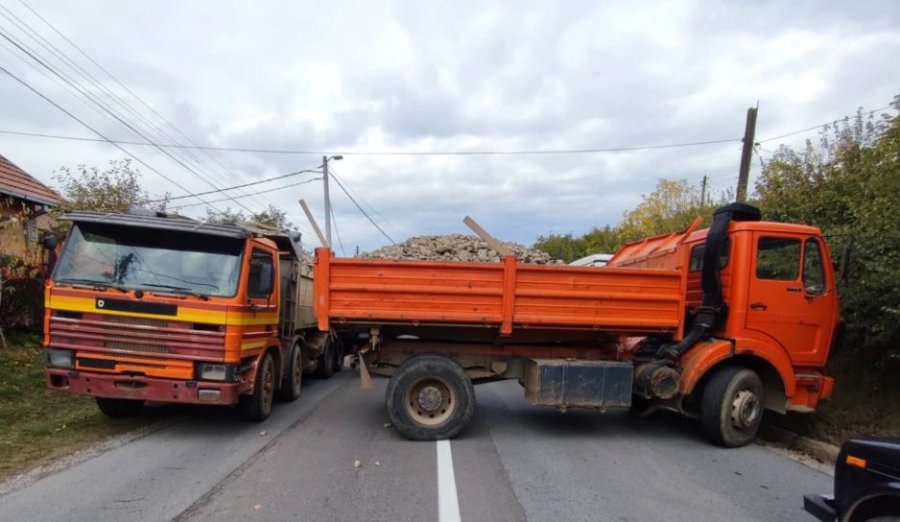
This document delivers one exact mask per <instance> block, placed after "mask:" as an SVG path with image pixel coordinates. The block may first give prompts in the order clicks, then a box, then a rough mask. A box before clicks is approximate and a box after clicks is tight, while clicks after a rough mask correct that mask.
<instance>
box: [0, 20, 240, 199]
mask: <svg viewBox="0 0 900 522" xmlns="http://www.w3.org/2000/svg"><path fill="white" fill-rule="evenodd" d="M0 8H2V9H3V11H5V13H9V15H12V17H13V18H14V19H15V20H14V19H13V18H10V16H8V15H7V14H5V13H0V16H3V17H4V18H6V19H7V20H8V21H9V22H11V23H12V24H13V25H14V26H15V27H16V28H18V29H19V30H20V31H22V32H23V33H24V34H25V35H27V36H29V37H31V38H32V39H33V40H34V41H35V42H37V43H38V45H40V46H41V47H43V48H44V49H45V50H47V51H49V53H50V54H51V55H54V56H55V57H57V58H59V59H61V60H62V62H63V64H65V65H68V67H69V68H71V69H72V70H73V71H75V72H76V73H79V74H81V76H82V77H83V78H85V79H86V80H87V81H88V83H89V84H92V85H94V86H95V87H99V89H100V90H101V91H105V92H106V93H107V96H108V97H110V98H111V99H112V100H113V101H114V102H117V103H118V104H119V105H120V106H122V107H125V109H126V110H129V111H130V112H131V113H132V114H137V113H136V111H134V109H133V108H132V107H131V106H130V105H128V104H127V103H125V102H124V101H122V100H120V99H118V98H117V97H116V96H115V95H114V94H113V93H111V92H110V91H109V90H108V89H106V88H105V87H104V86H102V84H100V83H99V82H98V81H97V80H96V78H94V77H93V76H91V75H90V73H88V72H87V71H85V70H84V69H83V68H82V67H80V66H79V65H78V64H77V63H75V62H74V61H73V60H71V58H69V57H68V56H66V55H65V53H63V52H62V51H60V50H59V49H58V48H57V47H56V46H54V45H53V44H52V43H51V42H49V41H48V40H47V39H46V38H44V37H43V36H42V35H41V34H40V33H38V32H37V31H36V30H34V29H33V28H32V27H30V26H29V25H28V24H27V23H25V22H24V21H22V20H21V19H20V18H18V17H17V16H16V15H15V14H14V13H12V12H11V11H9V10H8V9H7V8H6V7H3V6H0ZM23 26H24V28H23ZM0 36H2V37H3V38H4V39H5V40H7V41H8V42H9V43H11V44H12V45H13V46H15V47H16V48H17V49H18V50H19V51H21V52H22V53H24V54H25V55H27V56H28V57H29V58H31V59H32V60H34V61H35V62H36V63H38V64H40V65H41V66H42V67H44V68H45V69H46V70H47V71H49V72H50V73H52V74H53V75H54V76H56V77H57V78H59V79H60V80H62V81H63V82H64V83H65V84H66V85H68V86H69V88H72V89H74V90H75V91H77V92H78V93H79V94H80V95H81V96H83V97H84V98H85V99H87V100H88V101H90V102H91V103H93V104H94V105H96V106H97V108H99V109H100V110H101V111H103V112H105V113H106V114H108V115H109V116H111V117H112V118H113V119H115V120H116V121H117V122H118V123H120V124H122V125H124V126H125V127H126V128H128V129H129V130H130V131H132V132H133V133H134V134H135V135H137V136H138V137H140V138H142V139H144V140H147V141H151V138H150V137H149V136H148V135H146V134H144V132H142V131H141V130H138V129H137V128H136V126H137V124H136V123H135V124H132V123H133V122H129V121H127V117H126V116H125V115H124V114H122V113H120V112H118V111H117V110H116V109H114V108H111V107H109V106H107V105H106V104H104V103H102V102H101V101H100V98H99V97H98V96H97V95H95V94H93V93H90V92H88V91H87V90H85V89H83V88H82V87H80V86H79V85H77V83H76V82H75V81H74V79H73V78H72V77H70V76H69V75H68V74H66V73H65V72H62V71H61V70H59V69H57V67H56V66H55V65H53V64H52V63H51V61H50V60H49V59H48V58H47V57H46V56H42V55H40V53H39V52H38V51H37V50H35V49H34V48H32V47H30V46H28V45H27V44H25V43H24V42H23V41H20V40H18V39H17V38H14V37H11V36H10V35H9V34H7V33H5V32H3V31H0ZM95 110H96V109H95ZM103 112H101V114H103ZM137 116H138V118H143V117H142V116H141V115H140V114H137ZM143 119H144V121H145V122H146V121H149V120H147V119H146V118H143ZM150 126H151V129H152V128H153V124H152V123H150ZM153 130H157V129H153ZM157 132H158V130H157ZM162 135H163V137H164V138H168V136H166V135H165V133H162ZM156 148H157V150H159V151H160V152H161V153H163V154H164V155H165V156H167V157H168V158H169V159H171V160H172V161H174V162H175V163H177V164H178V165H180V166H181V167H182V168H184V169H185V170H187V171H189V172H190V173H191V174H193V175H195V176H197V177H198V178H200V179H201V180H203V181H205V182H206V183H208V184H209V185H210V186H212V187H216V185H215V184H214V183H213V182H211V181H210V180H209V179H207V178H206V177H204V176H203V175H201V174H200V173H199V172H197V171H196V170H194V169H193V168H192V167H190V166H188V165H187V164H185V163H184V162H183V161H182V160H181V159H179V158H177V157H175V155H174V154H172V153H171V152H169V151H168V150H166V149H164V148H161V147H158V146H157V147H156ZM188 161H190V160H188ZM216 188H217V187H216ZM235 203H237V204H238V205H240V206H243V207H244V208H245V209H246V210H247V211H250V209H249V208H247V207H246V206H245V205H243V203H241V202H239V201H237V200H235Z"/></svg>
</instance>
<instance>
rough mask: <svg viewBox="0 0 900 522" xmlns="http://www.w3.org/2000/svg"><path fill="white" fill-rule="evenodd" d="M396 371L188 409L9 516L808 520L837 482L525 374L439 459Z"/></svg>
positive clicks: (31, 496)
mask: <svg viewBox="0 0 900 522" xmlns="http://www.w3.org/2000/svg"><path fill="white" fill-rule="evenodd" d="M385 384H386V381H383V380H377V381H376V385H377V386H376V389H375V390H372V391H364V390H361V389H360V388H359V387H358V385H357V384H356V382H355V380H354V379H353V376H352V374H351V372H344V373H342V374H339V375H338V376H337V377H335V378H333V379H331V380H329V381H308V382H307V383H306V388H305V389H304V392H303V395H302V396H301V397H300V399H299V400H298V401H297V402H295V403H291V404H280V405H277V406H276V409H275V412H274V413H273V416H272V417H270V419H268V420H267V421H266V422H264V423H262V424H248V423H246V422H243V421H240V420H238V419H236V418H234V417H233V416H232V415H230V414H229V412H227V411H225V410H217V409H203V408H199V409H198V408H190V409H185V410H184V411H183V412H181V413H179V414H178V415H177V416H176V418H175V419H174V421H173V422H171V423H170V424H169V425H167V426H166V427H164V428H163V429H161V430H159V431H156V432H154V433H151V434H149V435H147V436H145V437H142V438H139V439H137V440H135V441H133V442H131V443H129V444H127V445H124V446H122V447H119V448H116V449H113V450H111V451H108V452H106V453H103V454H102V455H99V456H97V457H95V458H93V459H91V460H88V461H86V462H83V463H81V464H78V465H76V466H73V467H71V468H69V469H67V470H65V471H62V472H60V473H57V474H55V475H52V476H49V477H47V478H44V479H42V480H40V481H38V482H36V483H34V484H32V485H31V486H29V487H27V488H25V489H21V490H19V491H15V492H13V493H10V494H8V495H6V496H3V497H0V520H85V521H87V520H90V521H102V520H171V519H178V520H185V521H193V520H216V521H223V520H224V521H227V520H314V521H318V520H364V521H378V520H386V521H401V520H415V521H419V520H438V519H439V516H443V517H444V518H443V519H444V520H450V519H452V517H453V515H455V514H456V513H458V514H459V516H460V518H461V520H464V521H482V520H483V521H507V520H509V521H514V520H531V521H545V520H546V521H562V520H573V521H577V520H585V521H587V520H590V521H653V520H665V521H705V520H710V521H713V520H714V521H721V520H729V521H738V522H739V521H751V520H758V521H777V520H801V521H803V520H812V518H810V517H808V516H807V515H806V514H805V513H804V512H803V510H802V507H801V506H802V494H803V493H808V492H817V491H828V490H830V488H831V477H829V476H827V475H826V474H824V473H821V472H820V471H816V470H814V469H812V468H810V467H807V466H805V465H804V464H801V463H799V462H797V461H795V460H792V459H790V458H786V457H785V456H783V455H781V454H779V453H776V452H773V451H772V450H770V449H768V448H766V447H764V446H759V445H753V446H749V447H746V448H741V449H736V450H725V449H721V448H716V447H713V446H710V445H709V444H707V443H706V442H705V441H704V440H703V439H702V437H701V436H700V435H699V433H698V431H697V430H696V429H695V427H694V426H693V424H692V423H690V422H689V421H686V420H683V419H680V418H677V417H675V416H668V415H657V416H655V417H652V418H649V419H642V420H641V419H634V418H631V417H629V416H628V415H626V414H598V413H594V412H586V411H584V412H581V411H570V412H569V413H566V414H560V413H558V412H556V411H555V410H543V409H538V408H534V407H532V406H530V405H529V404H528V403H527V402H526V401H525V400H524V398H523V397H522V392H521V389H520V388H519V386H518V385H517V384H516V383H514V382H501V383H494V384H487V385H481V386H477V387H476V392H477V396H478V401H479V404H478V409H477V411H476V416H475V418H474V420H473V422H472V424H471V425H470V426H469V428H468V429H467V430H466V431H465V432H464V433H463V434H462V435H461V436H460V437H458V438H456V439H454V440H453V441H452V442H451V443H450V444H449V445H448V446H449V455H448V454H447V453H446V450H447V449H448V448H447V446H445V447H444V450H443V451H445V457H449V458H445V459H444V460H443V461H440V460H439V459H438V449H437V446H438V445H437V444H436V443H434V442H410V441H407V440H404V439H402V438H401V437H400V436H399V435H398V434H397V433H396V431H395V430H394V429H392V428H391V427H390V426H389V425H387V426H386V424H387V423H388V420H387V414H386V413H385V411H384V404H383V398H384V388H385ZM263 430H265V432H266V434H265V435H264V436H261V435H260V432H261V431H263ZM439 482H441V484H440V488H439ZM439 489H440V493H439ZM447 517H450V518H447Z"/></svg>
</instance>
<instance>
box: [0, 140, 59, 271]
mask: <svg viewBox="0 0 900 522" xmlns="http://www.w3.org/2000/svg"><path fill="white" fill-rule="evenodd" d="M62 201H63V199H62V197H61V196H60V195H59V193H58V192H56V191H55V190H53V189H52V188H50V187H48V186H47V185H44V184H43V183H41V182H40V181H38V180H37V179H35V178H34V177H33V176H31V175H30V174H28V173H27V172H25V171H24V170H22V169H21V168H19V167H18V166H17V165H16V164H15V163H13V162H12V161H10V160H9V159H7V158H6V157H5V156H3V155H2V154H0V256H14V257H18V258H21V259H26V258H29V257H31V256H30V254H35V253H36V252H39V247H38V236H39V231H41V230H49V229H50V228H52V226H53V225H54V221H53V219H52V218H51V217H50V216H49V215H48V214H47V211H48V210H50V209H51V208H53V207H55V206H57V205H59V204H60V203H62ZM37 255H39V254H37Z"/></svg>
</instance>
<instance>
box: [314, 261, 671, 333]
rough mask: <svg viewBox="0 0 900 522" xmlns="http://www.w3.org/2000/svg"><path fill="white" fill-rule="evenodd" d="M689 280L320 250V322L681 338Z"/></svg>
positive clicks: (667, 273)
mask: <svg viewBox="0 0 900 522" xmlns="http://www.w3.org/2000/svg"><path fill="white" fill-rule="evenodd" d="M684 285H685V282H684V277H683V274H682V272H681V271H678V270H664V269H646V268H605V267H604V268H598V267H575V266H568V265H525V264H522V263H520V262H519V261H518V260H516V259H515V258H514V257H507V258H504V260H503V261H502V262H501V263H470V262H435V261H406V260H404V261H395V260H384V259H359V258H336V257H333V255H332V253H331V252H330V251H329V250H328V249H326V248H320V249H318V250H317V251H316V265H315V286H316V292H315V304H316V306H315V313H316V319H317V321H318V325H319V329H320V330H327V329H329V328H330V327H331V326H332V324H333V323H336V324H373V325H384V324H397V323H401V324H416V325H429V324H439V325H446V326H457V327H474V328H480V329H484V328H497V329H499V331H500V333H502V334H505V335H508V334H511V333H512V332H513V330H514V329H524V328H534V329H592V330H603V331H608V332H611V333H622V334H629V333H635V334H640V333H652V332H672V333H680V326H681V323H682V320H683V314H684V293H685V292H684Z"/></svg>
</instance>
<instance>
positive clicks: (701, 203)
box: [700, 175, 708, 208]
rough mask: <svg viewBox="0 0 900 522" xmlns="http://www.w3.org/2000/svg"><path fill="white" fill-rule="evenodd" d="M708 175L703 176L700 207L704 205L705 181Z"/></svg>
mask: <svg viewBox="0 0 900 522" xmlns="http://www.w3.org/2000/svg"><path fill="white" fill-rule="evenodd" d="M707 178H708V176H706V175H704V176H703V185H701V188H700V208H704V207H706V181H707Z"/></svg>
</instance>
